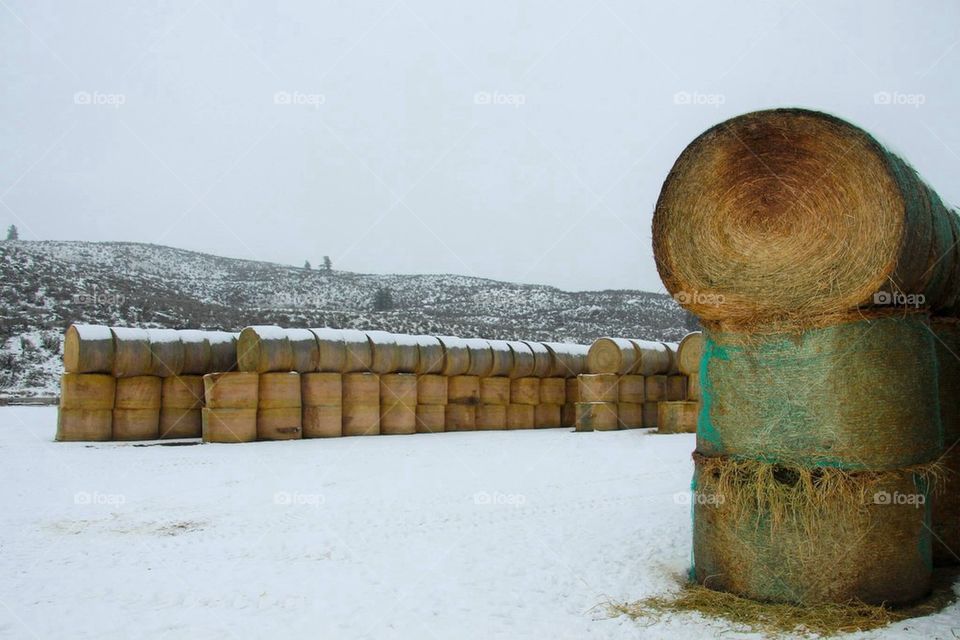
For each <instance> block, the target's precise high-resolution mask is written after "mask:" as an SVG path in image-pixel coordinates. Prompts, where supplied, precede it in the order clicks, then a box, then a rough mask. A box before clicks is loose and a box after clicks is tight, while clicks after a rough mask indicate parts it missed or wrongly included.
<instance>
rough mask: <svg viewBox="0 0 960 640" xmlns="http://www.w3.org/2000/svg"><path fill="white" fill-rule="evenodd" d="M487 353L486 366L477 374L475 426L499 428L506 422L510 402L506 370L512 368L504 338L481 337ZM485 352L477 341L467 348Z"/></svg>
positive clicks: (505, 425) (507, 344)
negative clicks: (478, 388) (478, 380)
mask: <svg viewBox="0 0 960 640" xmlns="http://www.w3.org/2000/svg"><path fill="white" fill-rule="evenodd" d="M480 342H485V343H486V344H487V348H488V349H489V353H490V362H489V366H487V367H484V368H483V369H482V371H480V372H479V373H478V374H477V375H479V376H480V403H479V404H478V405H477V429H484V430H488V429H494V430H503V429H506V428H507V423H508V422H509V419H508V416H507V412H508V409H509V406H510V377H509V376H510V371H511V370H512V369H513V350H512V349H511V348H510V344H509V343H508V342H506V341H505V340H483V341H480ZM471 349H472V350H471V356H472V354H473V352H474V350H479V351H481V352H482V353H484V352H485V350H484V349H482V347H481V346H480V345H479V344H477V345H476V346H474V347H472V348H471Z"/></svg>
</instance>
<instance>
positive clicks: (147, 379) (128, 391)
mask: <svg viewBox="0 0 960 640" xmlns="http://www.w3.org/2000/svg"><path fill="white" fill-rule="evenodd" d="M162 397H163V380H162V379H161V378H158V377H156V376H135V377H133V378H118V379H117V386H116V395H115V397H114V403H113V408H114V409H159V408H160V406H161V402H162Z"/></svg>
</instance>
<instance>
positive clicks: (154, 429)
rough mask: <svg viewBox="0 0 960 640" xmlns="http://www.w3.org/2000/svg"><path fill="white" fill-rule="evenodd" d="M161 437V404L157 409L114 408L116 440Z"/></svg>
mask: <svg viewBox="0 0 960 640" xmlns="http://www.w3.org/2000/svg"><path fill="white" fill-rule="evenodd" d="M127 379H129V378H127ZM159 437H160V407H159V406H158V407H157V408H155V409H114V410H113V439H114V440H126V441H129V440H156V439H157V438H159Z"/></svg>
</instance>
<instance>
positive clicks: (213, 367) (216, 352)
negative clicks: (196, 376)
mask: <svg viewBox="0 0 960 640" xmlns="http://www.w3.org/2000/svg"><path fill="white" fill-rule="evenodd" d="M239 337H240V335H239V334H236V333H228V332H226V331H209V332H207V342H209V343H210V363H209V367H208V368H207V373H227V372H230V371H236V370H237V340H238V338H239Z"/></svg>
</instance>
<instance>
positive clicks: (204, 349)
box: [177, 329, 212, 376]
mask: <svg viewBox="0 0 960 640" xmlns="http://www.w3.org/2000/svg"><path fill="white" fill-rule="evenodd" d="M177 334H178V335H179V337H180V343H181V344H182V345H183V367H182V368H181V369H180V373H181V374H183V375H187V376H202V375H203V374H205V373H212V372H211V371H210V340H209V339H208V338H207V332H205V331H197V330H196V329H183V330H181V331H178V332H177Z"/></svg>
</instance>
